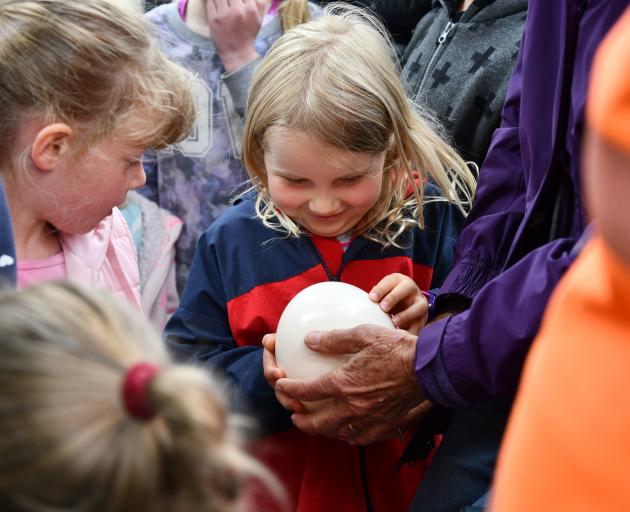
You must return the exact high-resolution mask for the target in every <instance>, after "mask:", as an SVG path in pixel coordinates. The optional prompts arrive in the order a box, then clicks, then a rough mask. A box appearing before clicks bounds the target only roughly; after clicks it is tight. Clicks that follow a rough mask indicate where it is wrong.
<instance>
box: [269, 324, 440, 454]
mask: <svg viewBox="0 0 630 512" xmlns="http://www.w3.org/2000/svg"><path fill="white" fill-rule="evenodd" d="M306 344H307V346H308V347H309V348H311V349H313V350H315V351H318V352H326V353H336V354H353V355H352V357H351V358H350V360H349V361H348V362H347V363H345V364H344V365H343V366H341V367H339V368H337V369H336V370H334V371H332V372H329V373H327V374H325V375H323V376H321V377H319V378H316V379H309V380H296V379H288V378H284V377H283V378H280V379H278V380H277V381H276V383H275V384H276V390H277V392H279V393H282V394H284V395H286V396H287V397H288V398H289V399H293V400H298V401H311V400H322V399H326V398H332V401H331V404H330V405H329V406H326V407H323V408H321V409H319V410H316V411H313V412H306V411H304V412H296V413H295V414H293V416H292V420H293V423H294V424H295V426H296V427H298V428H299V429H300V430H303V431H304V432H307V433H309V434H323V435H327V436H329V437H335V438H338V439H343V440H345V441H348V442H351V443H357V444H368V443H371V442H373V441H378V440H381V439H388V438H391V437H397V436H398V429H399V428H400V429H402V430H406V429H407V428H409V426H410V425H412V424H413V423H417V422H418V421H419V420H420V418H421V416H422V415H423V414H424V413H425V412H426V409H427V407H428V405H427V404H424V405H421V402H423V401H424V395H423V392H422V390H421V389H420V388H419V386H418V384H417V383H416V379H415V375H414V362H415V354H416V337H415V336H414V335H412V334H409V333H408V332H406V331H403V330H401V329H396V330H392V329H387V328H385V327H379V326H375V325H361V326H359V327H355V328H353V329H343V330H341V329H340V330H332V331H327V332H313V333H309V334H308V335H307V336H306ZM418 406H420V407H418ZM349 425H352V428H350V427H349Z"/></svg>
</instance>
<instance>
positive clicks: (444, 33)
mask: <svg viewBox="0 0 630 512" xmlns="http://www.w3.org/2000/svg"><path fill="white" fill-rule="evenodd" d="M454 26H455V23H453V22H452V21H449V22H448V23H447V24H446V27H444V30H442V33H441V34H440V37H438V43H439V44H443V43H444V41H446V38H447V37H448V34H449V32H450V31H451V30H452V28H453V27H454Z"/></svg>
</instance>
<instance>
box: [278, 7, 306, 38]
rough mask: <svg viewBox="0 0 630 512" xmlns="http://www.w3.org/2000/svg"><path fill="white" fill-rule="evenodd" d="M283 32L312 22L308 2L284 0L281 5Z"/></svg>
mask: <svg viewBox="0 0 630 512" xmlns="http://www.w3.org/2000/svg"><path fill="white" fill-rule="evenodd" d="M280 19H281V20H282V30H283V32H286V31H287V30H289V29H291V28H293V27H296V26H298V25H299V24H301V23H305V22H307V21H309V20H310V13H309V10H308V0H283V1H282V3H281V4H280Z"/></svg>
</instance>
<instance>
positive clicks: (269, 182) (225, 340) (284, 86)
mask: <svg viewBox="0 0 630 512" xmlns="http://www.w3.org/2000/svg"><path fill="white" fill-rule="evenodd" d="M243 159H244V162H245V165H246V167H247V170H248V172H249V174H250V177H251V179H252V182H253V186H254V193H253V194H251V195H250V196H245V197H243V199H242V200H241V201H240V203H238V204H237V205H236V206H235V207H234V208H232V209H231V210H230V211H228V212H227V213H226V214H225V215H224V216H222V217H221V218H220V219H219V220H218V221H216V222H215V224H214V225H212V226H211V227H210V228H209V229H208V230H207V231H206V232H205V233H204V234H203V235H202V237H201V238H200V241H199V243H198V245H197V252H196V254H195V259H194V261H193V266H192V270H191V275H190V279H189V282H188V285H187V287H186V289H185V291H184V294H183V297H182V302H181V304H180V308H179V309H178V310H177V312H176V313H175V315H174V316H173V317H172V319H171V321H170V322H169V324H168V325H167V328H166V331H167V334H168V335H169V336H170V337H171V338H172V347H173V349H174V351H176V352H177V353H178V354H179V355H180V356H181V357H182V358H185V359H187V360H192V361H196V362H197V363H203V364H204V365H206V366H207V367H208V368H213V369H216V368H219V369H221V370H222V371H224V372H225V374H226V375H228V376H229V378H230V379H231V380H232V382H233V383H234V385H235V387H236V389H237V391H238V392H239V396H240V397H241V400H242V402H243V405H244V407H249V408H250V410H251V411H253V412H254V413H255V414H256V416H257V418H258V419H259V422H260V426H261V434H262V435H263V436H266V437H265V438H264V439H263V441H262V442H261V444H260V457H261V458H262V460H265V461H267V463H268V464H269V465H270V466H271V468H272V469H274V470H275V471H276V472H277V474H278V475H280V477H281V479H282V480H283V482H284V484H285V486H286V487H287V489H288V490H289V493H290V496H291V498H292V500H293V505H294V506H295V509H296V510H298V511H307V510H308V511H320V510H321V511H329V510H335V511H336V512H346V511H347V512H355V511H363V510H374V511H377V512H381V511H382V512H385V511H387V512H396V511H406V510H407V509H408V506H409V502H410V500H411V497H412V496H413V494H414V492H415V489H416V486H417V484H418V482H419V479H420V478H421V477H422V474H423V470H424V466H423V464H417V465H416V466H415V467H413V468H412V467H407V466H405V467H402V468H400V469H398V468H397V462H398V459H399V456H400V454H401V451H402V450H401V449H402V446H403V444H402V443H401V442H400V440H399V439H398V438H397V437H398V433H393V432H392V437H394V436H395V437H396V438H395V439H393V440H389V441H384V442H379V443H374V444H372V445H370V446H366V447H358V446H355V445H353V444H352V443H353V441H354V439H355V437H356V436H357V435H358V434H359V433H358V432H356V431H353V430H352V429H351V428H350V427H349V430H348V435H347V438H346V439H345V440H336V439H329V438H324V437H318V436H308V435H306V434H304V433H302V432H300V431H298V430H297V429H295V428H291V421H290V413H291V411H290V410H287V409H293V410H296V411H297V410H299V407H300V405H301V404H296V403H294V402H292V401H290V400H287V398H286V397H284V396H282V395H281V394H278V395H276V394H275V393H274V384H275V382H276V380H277V379H278V378H279V377H281V376H282V375H283V374H282V370H281V369H280V368H278V367H277V366H276V364H275V360H274V356H273V336H271V337H268V338H267V339H266V342H265V346H266V350H263V347H262V343H261V342H262V340H263V336H265V335H266V334H268V333H273V332H275V330H276V327H277V323H278V320H279V318H280V315H281V313H282V311H283V309H284V307H285V306H286V304H287V303H288V302H289V301H290V300H291V298H293V297H294V296H295V294H297V293H298V292H299V291H301V290H302V289H304V288H305V287H307V286H309V285H311V284H314V283H317V282H321V281H326V280H338V281H344V282H347V283H351V284H354V285H356V286H359V287H360V288H363V289H364V290H365V291H367V292H370V296H371V297H372V299H373V300H375V301H377V302H379V304H380V306H381V308H382V309H383V310H385V311H387V312H388V313H390V314H391V315H392V319H393V321H394V323H395V324H396V325H397V326H398V327H400V328H402V329H407V330H409V331H411V332H414V333H417V332H418V330H419V329H420V328H421V327H422V326H423V325H424V323H425V322H426V318H427V300H426V299H425V298H424V295H423V294H422V292H421V290H428V289H430V288H433V287H436V286H439V285H440V284H441V282H442V280H443V279H444V277H445V275H446V273H447V272H448V270H449V268H450V266H451V264H452V262H453V257H454V256H453V245H454V243H455V239H456V237H457V234H458V231H459V228H460V225H461V222H462V220H463V217H464V212H465V210H466V208H467V204H468V202H469V200H470V197H471V195H472V193H473V189H474V182H475V181H474V176H473V175H472V173H471V172H470V171H469V170H468V168H467V166H466V164H465V163H464V162H463V161H462V159H461V158H460V157H459V156H458V155H457V153H456V152H455V151H454V150H453V149H452V148H451V147H450V146H449V145H448V144H447V143H445V142H444V141H443V140H442V139H441V138H440V136H439V135H438V134H437V133H436V131H435V128H434V127H433V126H432V124H431V123H430V121H429V120H428V119H427V117H426V116H424V115H422V114H421V113H419V112H417V111H416V110H414V108H413V106H412V104H411V102H410V101H409V100H408V98H407V97H406V96H405V93H404V91H403V88H402V86H401V83H400V81H399V78H398V70H397V69H396V66H395V65H394V61H393V49H392V46H391V44H390V43H389V41H388V40H387V39H386V37H385V35H384V32H383V29H382V27H381V26H380V25H379V24H378V23H377V22H376V21H375V20H373V19H372V18H371V17H370V16H369V15H367V14H365V13H364V12H362V11H361V10H357V9H349V8H345V9H343V8H333V10H331V11H328V12H327V13H326V14H325V15H324V16H323V17H321V18H320V19H318V20H316V21H311V22H309V23H305V24H302V25H299V26H298V27H295V28H293V29H291V30H290V31H288V32H287V33H286V34H284V35H283V36H282V37H281V38H280V39H279V40H278V41H277V42H276V43H275V44H274V46H273V47H272V49H271V50H270V52H269V53H268V54H267V56H266V57H265V58H264V59H263V62H262V63H261V65H260V67H259V68H258V70H257V72H256V74H255V76H254V78H253V82H252V87H251V93H250V99H249V104H248V115H247V121H246V125H245V133H244V138H243ZM283 406H284V407H283ZM418 406H419V407H420V409H414V410H412V411H411V414H412V415H413V414H416V413H418V412H419V411H420V410H421V406H420V404H418ZM285 408H286V409H285ZM269 434H271V435H269ZM261 503H264V500H263V499H261Z"/></svg>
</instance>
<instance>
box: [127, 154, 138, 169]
mask: <svg viewBox="0 0 630 512" xmlns="http://www.w3.org/2000/svg"><path fill="white" fill-rule="evenodd" d="M125 162H126V164H127V168H129V169H131V168H132V167H136V166H138V165H142V157H141V156H140V157H133V158H128V159H126V160H125Z"/></svg>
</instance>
